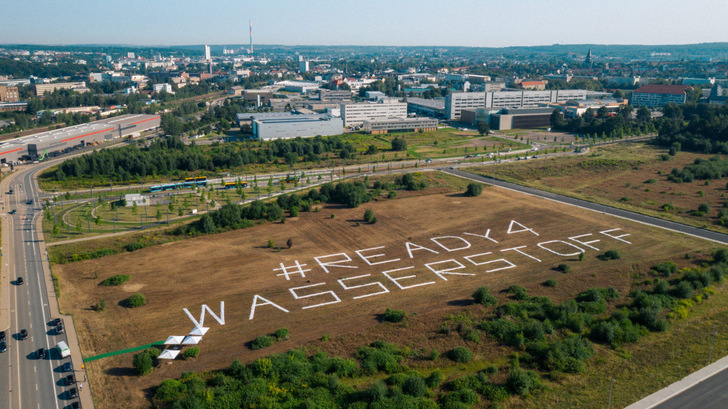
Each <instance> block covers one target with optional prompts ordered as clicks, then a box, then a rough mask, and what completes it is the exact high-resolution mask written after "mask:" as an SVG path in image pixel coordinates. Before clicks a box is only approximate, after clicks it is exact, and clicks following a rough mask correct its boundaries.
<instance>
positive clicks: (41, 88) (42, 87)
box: [34, 81, 90, 97]
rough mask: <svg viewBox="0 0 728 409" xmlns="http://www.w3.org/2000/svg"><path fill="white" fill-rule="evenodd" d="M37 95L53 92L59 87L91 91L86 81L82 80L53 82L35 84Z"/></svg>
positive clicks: (76, 90) (77, 90)
mask: <svg viewBox="0 0 728 409" xmlns="http://www.w3.org/2000/svg"><path fill="white" fill-rule="evenodd" d="M34 87H35V95H36V96H39V97H41V96H43V94H45V93H46V92H48V93H52V92H53V91H55V90H57V89H70V90H71V91H75V92H88V91H90V90H89V89H88V88H86V82H85V81H80V82H56V83H53V84H35V85H34Z"/></svg>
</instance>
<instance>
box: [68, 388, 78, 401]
mask: <svg viewBox="0 0 728 409" xmlns="http://www.w3.org/2000/svg"><path fill="white" fill-rule="evenodd" d="M68 396H69V398H70V399H73V398H76V397H78V389H76V388H71V390H69V391H68Z"/></svg>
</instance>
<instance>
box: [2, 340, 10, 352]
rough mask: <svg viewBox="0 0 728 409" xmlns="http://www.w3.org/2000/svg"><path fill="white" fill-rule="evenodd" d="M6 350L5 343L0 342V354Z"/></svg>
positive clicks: (6, 345)
mask: <svg viewBox="0 0 728 409" xmlns="http://www.w3.org/2000/svg"><path fill="white" fill-rule="evenodd" d="M7 350H8V344H6V343H5V341H0V352H5V351H7Z"/></svg>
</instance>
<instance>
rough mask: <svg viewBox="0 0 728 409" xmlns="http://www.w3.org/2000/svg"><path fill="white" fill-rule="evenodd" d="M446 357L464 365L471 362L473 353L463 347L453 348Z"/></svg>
mask: <svg viewBox="0 0 728 409" xmlns="http://www.w3.org/2000/svg"><path fill="white" fill-rule="evenodd" d="M447 357H448V358H450V359H452V360H453V361H455V362H460V363H466V362H470V361H472V360H473V353H472V352H471V351H470V350H469V349H468V348H465V347H455V348H453V349H451V350H450V351H449V352H448V353H447Z"/></svg>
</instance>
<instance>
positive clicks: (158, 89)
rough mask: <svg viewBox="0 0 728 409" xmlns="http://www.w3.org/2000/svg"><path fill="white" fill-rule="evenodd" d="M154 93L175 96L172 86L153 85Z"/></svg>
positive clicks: (165, 84)
mask: <svg viewBox="0 0 728 409" xmlns="http://www.w3.org/2000/svg"><path fill="white" fill-rule="evenodd" d="M152 90H153V92H162V91H164V92H166V93H168V94H174V90H173V89H172V85H170V84H167V83H164V84H153V85H152Z"/></svg>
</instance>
